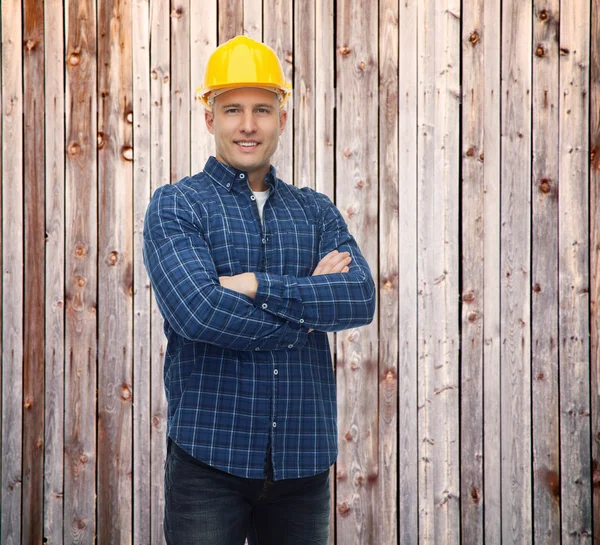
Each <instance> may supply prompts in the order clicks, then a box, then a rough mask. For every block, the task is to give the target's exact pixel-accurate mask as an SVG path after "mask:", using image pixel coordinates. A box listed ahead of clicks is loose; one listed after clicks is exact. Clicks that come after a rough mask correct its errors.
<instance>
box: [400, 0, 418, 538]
mask: <svg viewBox="0 0 600 545" xmlns="http://www.w3.org/2000/svg"><path fill="white" fill-rule="evenodd" d="M417 17H418V0H406V1H405V2H400V9H399V19H400V20H399V33H400V35H399V37H398V41H399V47H400V50H399V58H398V69H399V72H398V84H399V104H398V107H399V121H398V124H399V136H398V142H399V184H398V198H397V201H398V206H399V210H398V216H399V219H398V221H399V239H400V240H399V243H400V247H399V264H398V265H399V267H398V291H399V297H400V301H401V302H402V304H401V305H400V306H399V309H398V313H399V314H398V325H399V357H398V384H399V394H398V490H399V496H398V515H399V532H398V533H399V536H398V537H399V539H400V545H413V544H415V543H418V540H419V514H418V506H419V504H418V497H419V491H418V485H419V478H418V473H419V469H418V467H419V462H418V459H419V458H418V455H419V447H418V443H417V440H418V416H417V368H418V356H417V351H418V345H417V317H418V302H417V289H418V288H417V225H418V220H417V208H418V207H417V179H418V173H417V149H418V141H417V129H416V128H417V102H418V94H417V93H418V74H417V63H418V60H417V59H418V58H417V29H418V23H417Z"/></svg>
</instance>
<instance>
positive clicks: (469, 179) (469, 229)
mask: <svg viewBox="0 0 600 545" xmlns="http://www.w3.org/2000/svg"><path fill="white" fill-rule="evenodd" d="M484 10H485V7H484V3H483V1H482V0H473V1H468V0H467V1H465V2H464V3H463V33H462V53H463V112H462V120H461V123H462V142H461V146H462V149H461V160H462V218H461V220H462V261H461V265H462V278H463V286H462V317H461V329H462V337H463V339H462V341H463V342H462V346H463V350H462V357H461V421H460V432H461V464H460V470H461V507H462V509H461V515H462V518H461V530H462V542H463V543H464V544H465V545H476V544H483V536H484V522H483V513H484V505H483V503H484V489H483V483H484V480H483V464H484V458H483V415H484V411H483V368H484V367H483V366H484V361H483V343H484V336H483V335H484V332H483V323H484V320H485V310H486V309H485V308H484V299H483V294H484V292H485V278H484V269H483V267H482V266H481V265H482V263H485V258H484V245H483V236H484V183H485V178H484V157H485V155H484V147H485V141H484V134H483V128H484V126H485V110H484V100H485V94H486V90H487V89H486V87H485V78H484V67H485V56H484V50H483V42H482V40H486V39H487V28H486V27H485V20H484ZM482 182H483V183H482Z"/></svg>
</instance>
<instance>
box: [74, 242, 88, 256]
mask: <svg viewBox="0 0 600 545" xmlns="http://www.w3.org/2000/svg"><path fill="white" fill-rule="evenodd" d="M86 253H87V252H86V249H85V246H84V245H83V244H78V245H77V246H76V247H75V257H85V255H86Z"/></svg>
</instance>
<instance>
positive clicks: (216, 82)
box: [196, 36, 292, 109]
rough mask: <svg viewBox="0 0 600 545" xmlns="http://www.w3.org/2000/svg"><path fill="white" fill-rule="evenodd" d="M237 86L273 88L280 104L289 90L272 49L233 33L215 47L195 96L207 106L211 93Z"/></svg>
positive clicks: (209, 105) (286, 97)
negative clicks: (232, 36)
mask: <svg viewBox="0 0 600 545" xmlns="http://www.w3.org/2000/svg"><path fill="white" fill-rule="evenodd" d="M236 87H263V88H266V89H269V90H274V91H276V92H278V94H279V96H280V106H282V107H283V105H284V104H285V102H286V100H287V99H288V98H289V96H290V94H291V90H292V86H291V85H290V84H289V83H286V81H285V76H284V75H283V69H282V68H281V63H280V62H279V59H278V58H277V55H276V54H275V51H273V50H272V49H271V48H270V47H269V46H268V45H266V44H263V43H261V42H257V41H256V40H253V39H252V38H248V36H236V37H235V38H232V39H231V40H229V41H227V42H225V43H224V44H221V45H220V46H219V47H217V49H215V51H214V52H213V54H212V55H211V56H210V58H209V59H208V63H207V64H206V71H205V73H204V83H203V84H202V86H201V87H199V88H198V89H196V95H197V96H198V98H199V99H200V101H201V102H202V104H204V106H205V107H206V108H208V109H210V107H211V103H210V101H209V98H210V94H211V93H213V92H214V91H217V90H219V89H230V88H231V89H233V88H236Z"/></svg>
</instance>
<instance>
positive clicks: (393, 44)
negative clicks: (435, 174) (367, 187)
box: [375, 0, 399, 545]
mask: <svg viewBox="0 0 600 545" xmlns="http://www.w3.org/2000/svg"><path fill="white" fill-rule="evenodd" d="M398 113H399V106H398V2H397V1H395V0H394V1H392V0H380V2H379V166H380V168H379V243H378V244H379V251H380V254H379V255H380V258H379V287H380V292H379V423H378V424H379V460H378V467H379V486H378V498H377V504H378V506H379V508H378V509H377V511H376V513H377V518H376V526H375V542H376V543H380V544H381V545H396V544H397V543H398V502H397V496H398V485H397V483H398V464H397V461H398V303H399V299H398V235H399V234H398V177H399V173H398V155H399V152H398Z"/></svg>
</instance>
